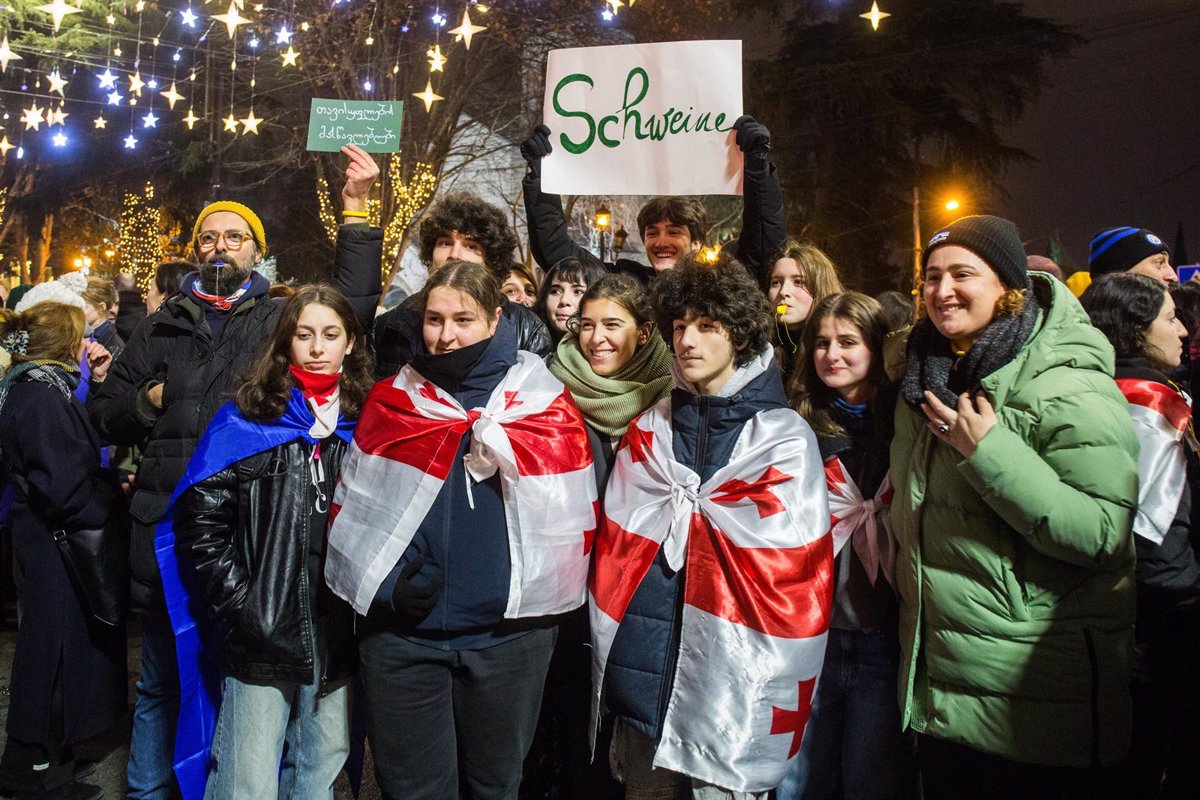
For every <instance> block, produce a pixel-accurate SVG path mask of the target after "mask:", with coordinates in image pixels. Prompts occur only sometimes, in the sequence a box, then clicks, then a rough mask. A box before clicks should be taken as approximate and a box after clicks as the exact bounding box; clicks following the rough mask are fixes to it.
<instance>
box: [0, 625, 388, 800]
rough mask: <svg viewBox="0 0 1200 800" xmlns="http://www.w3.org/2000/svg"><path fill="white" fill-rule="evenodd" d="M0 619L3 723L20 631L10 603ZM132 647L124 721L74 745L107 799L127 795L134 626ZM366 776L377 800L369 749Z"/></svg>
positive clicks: (347, 799)
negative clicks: (92, 765) (92, 768)
mask: <svg viewBox="0 0 1200 800" xmlns="http://www.w3.org/2000/svg"><path fill="white" fill-rule="evenodd" d="M6 611H7V612H8V613H6V614H4V615H3V619H2V620H0V726H2V725H3V724H4V723H5V722H6V721H7V719H8V703H9V696H10V686H9V679H10V676H11V674H12V660H13V653H14V650H15V648H16V641H17V633H16V624H15V619H14V615H13V614H12V611H11V607H10V608H8V609H6ZM128 649H129V702H130V707H129V710H127V711H126V713H125V716H124V718H123V719H122V720H121V723H120V724H119V725H118V726H116V727H115V728H114V729H112V730H111V731H109V732H108V733H106V734H104V735H103V736H99V737H96V738H95V739H91V740H89V741H87V742H83V743H81V744H79V745H76V747H75V754H76V758H79V759H82V760H87V761H95V762H97V769H96V772H95V773H93V774H92V775H89V776H88V777H87V778H85V779H84V780H85V781H86V782H87V783H90V784H93V785H96V786H99V787H100V788H101V789H102V790H103V791H104V797H105V800H110V798H111V800H118V799H119V798H123V797H124V796H125V765H126V763H127V762H128V761H129V732H130V728H131V725H132V719H133V715H132V712H133V696H134V695H133V687H134V684H135V683H136V682H137V678H138V668H139V666H140V665H141V659H142V648H141V639H140V637H139V635H138V633H137V632H136V630H131V632H130V634H129V639H128ZM365 773H366V774H365V776H364V779H363V787H362V794H361V795H360V800H378V798H379V788H378V787H377V786H376V785H375V781H374V779H373V778H372V777H371V763H370V753H369V752H368V754H367V764H366V769H365ZM353 796H354V795H353V794H352V793H351V791H350V783H349V781H348V780H347V779H346V775H345V773H342V775H341V776H340V777H339V778H338V782H337V784H335V786H334V798H335V800H351V798H353Z"/></svg>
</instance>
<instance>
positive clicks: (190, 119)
mask: <svg viewBox="0 0 1200 800" xmlns="http://www.w3.org/2000/svg"><path fill="white" fill-rule="evenodd" d="M199 121H200V118H199V117H197V116H196V115H195V114H194V113H193V112H192V109H191V107H189V108H188V113H187V116H186V117H184V118H183V122H184V124H185V125H187V126H188V130H189V131H190V130H191V129H192V128H193V127H195V125H196V123H197V122H199Z"/></svg>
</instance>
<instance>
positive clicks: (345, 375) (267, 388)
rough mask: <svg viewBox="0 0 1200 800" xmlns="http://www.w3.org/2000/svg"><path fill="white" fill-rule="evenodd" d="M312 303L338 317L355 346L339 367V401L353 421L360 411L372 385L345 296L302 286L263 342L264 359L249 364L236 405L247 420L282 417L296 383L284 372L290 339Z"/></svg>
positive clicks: (323, 287)
mask: <svg viewBox="0 0 1200 800" xmlns="http://www.w3.org/2000/svg"><path fill="white" fill-rule="evenodd" d="M314 303H316V304H318V305H322V306H325V307H326V308H329V309H331V310H332V311H333V313H335V314H337V315H338V318H339V319H340V320H341V321H342V327H343V328H344V329H345V331H346V336H347V337H348V338H350V339H351V340H352V341H353V342H354V347H353V348H352V349H351V350H350V352H349V353H347V354H346V359H345V361H343V362H342V376H341V378H339V379H338V398H339V402H340V411H341V413H342V415H344V416H346V417H348V418H350V419H354V418H356V417H357V416H358V413H359V412H360V411H361V410H362V404H363V400H364V399H365V398H366V396H367V392H368V391H370V389H371V386H372V385H373V384H374V382H375V380H374V377H373V376H372V373H371V359H370V356H368V355H367V342H366V340H365V339H364V338H363V332H362V328H360V327H359V324H358V318H357V317H355V316H354V309H353V308H351V306H350V302H349V301H348V300H347V299H346V296H345V295H343V294H342V293H341V292H339V291H338V290H337V289H335V288H333V287H332V286H330V285H328V284H324V283H316V284H309V285H308V286H302V287H300V288H299V289H297V290H296V293H295V294H294V295H292V296H291V297H290V298H288V300H287V302H286V303H284V304H283V312H282V313H281V314H280V315H279V321H278V322H276V323H275V330H274V331H272V332H271V336H270V337H269V338H268V339H267V344H266V347H264V348H263V352H262V355H260V356H259V357H258V358H256V359H255V360H254V361H253V362H252V363H251V365H250V369H249V371H248V372H247V374H246V377H245V379H244V380H243V381H242V384H241V386H239V387H238V390H237V394H236V395H235V397H234V402H235V403H237V407H238V409H239V410H241V412H242V414H243V415H244V416H245V417H246V418H247V419H252V420H257V421H260V422H268V421H272V420H277V419H279V418H280V417H281V416H283V410H284V409H285V408H286V407H287V404H288V400H290V399H291V396H292V388H293V387H294V386H295V379H293V378H292V374H291V372H289V370H288V367H290V366H291V364H292V338H293V337H294V336H295V335H296V326H297V325H298V324H299V321H300V314H301V312H303V311H304V308H305V306H309V305H312V304H314Z"/></svg>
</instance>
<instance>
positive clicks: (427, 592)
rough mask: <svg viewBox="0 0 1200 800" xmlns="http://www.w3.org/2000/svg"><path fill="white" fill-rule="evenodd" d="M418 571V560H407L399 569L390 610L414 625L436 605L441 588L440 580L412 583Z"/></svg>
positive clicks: (403, 620)
mask: <svg viewBox="0 0 1200 800" xmlns="http://www.w3.org/2000/svg"><path fill="white" fill-rule="evenodd" d="M420 571H421V563H420V562H418V561H410V562H408V563H407V564H405V565H404V568H403V569H402V570H400V576H399V577H398V578H397V579H396V585H395V587H393V589H392V611H394V612H395V614H396V618H397V619H399V620H400V621H401V622H403V623H406V624H409V625H416V624H417V623H418V622H420V621H421V620H423V619H425V618H426V617H428V616H429V612H430V611H433V607H434V606H435V605H437V601H438V594H439V592H441V589H442V582H441V580H434V581H430V582H429V583H427V584H424V585H417V584H415V583H413V582H412V579H413V577H414V576H415V575H416V574H417V573H418V572H420Z"/></svg>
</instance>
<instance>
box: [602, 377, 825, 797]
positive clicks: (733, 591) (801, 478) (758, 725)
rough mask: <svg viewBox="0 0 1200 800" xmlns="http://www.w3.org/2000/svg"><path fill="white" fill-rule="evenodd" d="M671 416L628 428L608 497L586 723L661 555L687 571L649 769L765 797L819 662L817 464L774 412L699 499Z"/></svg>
mask: <svg viewBox="0 0 1200 800" xmlns="http://www.w3.org/2000/svg"><path fill="white" fill-rule="evenodd" d="M670 402H671V401H670V398H667V399H665V400H662V401H661V402H659V403H658V404H657V405H655V406H653V407H652V408H650V409H649V410H647V411H646V412H645V413H643V414H642V415H641V416H640V417H638V418H637V419H636V420H634V422H633V423H632V424H631V425H630V426H629V430H628V431H627V433H626V434H625V438H624V439H623V440H622V442H621V446H620V448H619V450H618V452H617V455H616V460H615V463H614V465H613V470H612V475H611V477H610V479H609V483H608V489H607V492H606V494H605V500H604V519H603V522H602V527H601V531H600V533H599V535H598V536H597V539H596V556H595V562H594V564H593V571H592V575H591V579H590V586H589V588H590V604H589V605H590V612H591V621H592V644H593V671H592V679H593V686H592V690H593V692H592V700H593V708H592V710H593V722H595V720H596V719H597V717H598V714H599V710H600V704H601V702H602V697H601V694H602V690H603V686H604V670H605V665H606V664H607V661H608V655H609V652H610V650H611V648H612V643H613V639H614V638H615V636H616V632H617V628H618V627H619V626H620V624H621V620H622V618H623V617H624V615H625V611H626V609H627V608H628V606H629V602H630V600H631V598H632V597H633V595H634V592H635V591H636V590H637V588H638V586H639V585H640V584H641V582H642V579H643V578H644V577H645V575H646V573H647V572H648V571H649V569H650V566H651V564H652V562H653V561H654V558H655V556H656V555H657V553H658V551H659V549H660V548H662V549H663V550H664V553H665V555H666V558H667V561H668V563H669V564H670V565H671V567H672V568H673V569H676V570H678V569H680V568H681V567H683V568H684V572H683V580H684V590H683V593H684V600H683V602H684V607H683V616H682V631H681V635H680V642H679V658H678V660H677V662H676V667H675V674H674V676H673V679H672V682H671V696H670V700H669V702H668V705H667V710H666V715H665V718H664V720H663V733H662V738H661V740H660V741H659V745H658V748H657V750H656V751H655V755H654V766H655V767H666V768H667V769H671V770H675V771H677V772H681V773H683V774H685V775H690V776H692V777H695V778H699V779H701V780H703V781H707V782H708V783H712V784H715V785H717V786H720V787H722V788H725V789H731V790H735V791H748V792H759V791H765V790H768V789H771V788H774V787H775V785H776V784H778V783H779V781H780V779H781V778H783V776H784V773H785V772H786V770H787V764H788V762H789V760H791V759H792V758H793V757H794V756H795V755H796V753H797V752H798V751H799V749H800V742H801V736H802V735H803V733H804V727H805V725H806V724H807V721H808V713H809V707H810V705H811V702H812V696H813V690H814V689H815V687H816V680H817V676H818V675H819V674H820V671H821V663H822V661H823V659H824V655H825V638H826V631H827V630H828V627H829V616H830V608H831V605H832V601H833V576H832V567H833V544H832V537H831V536H830V534H829V504H828V498H827V494H826V490H825V475H824V472H823V469H822V464H821V458H820V454H819V452H818V449H817V442H816V439H815V438H814V437H813V435H812V432H811V430H810V429H809V428H808V426H807V425H806V424H805V423H804V422H803V420H801V419H800V417H799V416H798V415H797V414H796V413H795V412H794V411H791V410H790V409H782V408H781V409H771V410H768V411H762V412H759V413H758V414H757V415H755V416H754V417H753V418H752V419H750V420H749V421H748V422H747V423H746V424H745V426H744V427H743V429H742V432H741V434H740V436H739V437H738V441H737V444H736V445H735V446H734V449H733V453H732V455H731V456H730V459H729V463H728V464H727V465H726V466H724V467H722V468H721V469H720V470H718V471H717V472H716V473H715V474H714V475H713V476H712V477H711V478H710V479H709V480H708V481H706V482H704V483H703V484H701V482H700V477H699V476H698V475H697V474H696V473H695V472H693V471H692V470H691V469H689V468H688V467H686V466H684V465H682V464H680V463H679V462H678V461H676V460H675V456H674V452H673V449H672V428H671V405H670ZM593 731H594V725H593Z"/></svg>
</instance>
